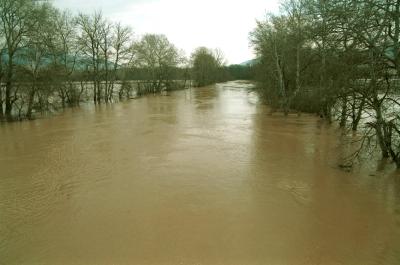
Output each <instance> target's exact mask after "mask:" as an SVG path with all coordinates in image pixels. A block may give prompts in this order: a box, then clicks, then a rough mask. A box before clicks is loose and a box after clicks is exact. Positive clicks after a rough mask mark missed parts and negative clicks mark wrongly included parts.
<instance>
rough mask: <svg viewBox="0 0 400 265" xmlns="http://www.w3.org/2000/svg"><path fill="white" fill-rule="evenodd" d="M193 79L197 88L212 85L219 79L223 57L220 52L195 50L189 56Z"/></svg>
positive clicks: (202, 48) (204, 48) (201, 48)
mask: <svg viewBox="0 0 400 265" xmlns="http://www.w3.org/2000/svg"><path fill="white" fill-rule="evenodd" d="M191 61H192V72H193V79H194V81H195V83H196V85H197V86H206V85H210V84H213V83H215V82H217V81H219V79H220V77H221V76H220V73H221V71H220V70H221V67H222V66H223V64H224V57H223V55H222V53H221V51H220V50H215V51H213V50H210V49H208V48H206V47H199V48H197V49H196V50H195V51H194V52H193V53H192V55H191Z"/></svg>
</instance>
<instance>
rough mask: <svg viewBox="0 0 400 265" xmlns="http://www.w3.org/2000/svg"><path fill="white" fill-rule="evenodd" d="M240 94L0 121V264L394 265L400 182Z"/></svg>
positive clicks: (183, 95) (156, 99) (308, 123)
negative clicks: (341, 163)
mask: <svg viewBox="0 0 400 265" xmlns="http://www.w3.org/2000/svg"><path fill="white" fill-rule="evenodd" d="M248 87H249V85H248V84H245V83H243V82H229V83H224V84H218V85H215V86H210V87H205V88H197V89H189V90H184V91H177V92H173V93H170V94H168V95H156V96H153V95H149V96H146V97H142V98H139V99H135V100H131V101H129V102H125V103H119V104H114V105H108V106H107V105H102V106H98V107H93V106H83V107H81V108H79V109H70V110H67V111H65V112H63V113H62V114H59V115H56V116H53V117H50V118H45V119H38V120H35V121H29V122H21V123H12V124H0V264H5V265H13V264H41V265H42V264H45V265H47V264H49V265H57V264H60V265H61V264H67V265H69V264H74V265H80V264H82V265H83V264H98V265H102V264H107V265H108V264H140V265H147V264H149V265H153V264H165V265H186V264H188V265H203V264H204V265H208V264H209V265H217V264H218V265H225V264H226V265H246V264H249V265H253V264H260V265H261V264H262V265H266V264H273V265H275V264H276V265H280V264H304V265H306V264H307V265H308V264H321V265H322V264H324V265H325V264H327V265H330V264H332V265H333V264H335V265H338V264H343V265H347V264H360V265H369V264H371V265H372V264H374V265H375V264H389V265H391V264H400V173H399V172H398V171H397V172H396V171H394V170H391V169H389V170H388V169H387V168H388V167H385V168H383V167H382V166H381V165H379V164H377V163H376V162H375V161H373V160H371V161H370V162H368V163H367V164H368V165H369V167H368V168H367V169H356V170H354V171H352V172H344V171H343V170H341V169H340V168H338V166H337V164H338V158H339V157H340V155H341V154H340V153H341V148H342V147H341V146H340V145H338V139H339V137H338V134H339V133H338V131H337V129H336V127H335V126H329V125H328V124H325V123H324V122H323V121H321V120H320V119H319V118H318V117H315V116H311V115H301V116H297V115H294V116H289V117H283V116H282V115H279V114H274V115H269V109H268V107H266V106H265V105H262V104H260V103H258V101H257V97H256V95H254V94H253V93H250V92H249V89H248ZM375 168H377V170H376V169H375ZM389 168H390V166H389Z"/></svg>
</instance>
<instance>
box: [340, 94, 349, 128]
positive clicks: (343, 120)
mask: <svg viewBox="0 0 400 265" xmlns="http://www.w3.org/2000/svg"><path fill="white" fill-rule="evenodd" d="M346 122H347V96H344V97H343V102H342V113H341V117H340V124H339V125H340V127H341V128H343V127H345V126H346Z"/></svg>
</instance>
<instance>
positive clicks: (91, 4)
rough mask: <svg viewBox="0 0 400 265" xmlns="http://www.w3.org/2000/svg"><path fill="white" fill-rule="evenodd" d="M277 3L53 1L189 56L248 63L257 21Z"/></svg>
mask: <svg viewBox="0 0 400 265" xmlns="http://www.w3.org/2000/svg"><path fill="white" fill-rule="evenodd" d="M278 2H279V0H54V4H55V6H57V7H59V8H61V9H70V10H71V11H73V12H79V11H81V12H85V13H92V12H94V11H95V10H102V11H103V14H104V15H105V16H106V17H108V18H109V19H110V20H112V21H119V22H122V23H123V24H126V25H130V26H132V28H133V30H134V32H135V35H136V37H140V36H141V35H143V34H144V33H161V34H165V35H166V36H167V37H168V39H169V40H170V41H171V42H172V43H174V44H175V45H176V46H177V47H178V48H180V49H183V50H184V51H185V52H186V54H187V55H189V54H190V53H191V52H192V51H193V50H194V49H195V48H196V47H199V46H206V47H209V48H220V49H221V50H222V51H223V52H224V54H225V57H226V58H227V60H228V63H230V64H233V63H241V62H244V61H247V60H249V59H253V58H254V55H253V53H252V50H251V48H249V41H248V34H249V32H250V31H251V30H252V29H253V28H254V27H255V21H256V19H262V18H263V17H264V16H265V13H266V12H272V11H277V10H278V6H279V4H278Z"/></svg>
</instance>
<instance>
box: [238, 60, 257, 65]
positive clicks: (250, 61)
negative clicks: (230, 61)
mask: <svg viewBox="0 0 400 265" xmlns="http://www.w3.org/2000/svg"><path fill="white" fill-rule="evenodd" d="M259 61H260V59H252V60H248V61H245V62H243V63H240V64H239V65H241V66H252V65H255V64H257V63H258V62H259Z"/></svg>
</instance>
